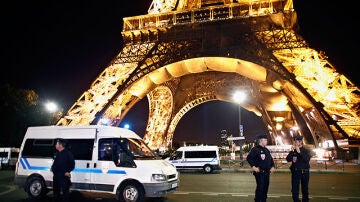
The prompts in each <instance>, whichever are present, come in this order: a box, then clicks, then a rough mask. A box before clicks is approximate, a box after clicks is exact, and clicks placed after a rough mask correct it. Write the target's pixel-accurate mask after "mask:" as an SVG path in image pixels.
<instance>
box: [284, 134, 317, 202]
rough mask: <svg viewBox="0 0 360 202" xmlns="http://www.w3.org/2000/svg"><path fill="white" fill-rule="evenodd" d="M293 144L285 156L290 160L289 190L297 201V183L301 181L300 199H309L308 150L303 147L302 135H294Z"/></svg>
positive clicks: (305, 201) (297, 201)
mask: <svg viewBox="0 0 360 202" xmlns="http://www.w3.org/2000/svg"><path fill="white" fill-rule="evenodd" d="M293 139H294V145H293V147H292V149H291V151H290V152H289V154H288V155H287V156H286V161H287V162H291V166H290V169H291V192H292V198H293V201H294V202H299V201H300V200H299V185H300V182H301V193H302V201H303V202H307V201H309V190H308V189H309V177H310V175H309V169H310V163H309V162H310V158H311V156H310V151H309V150H308V149H306V148H304V147H303V141H302V139H303V137H302V136H300V135H297V136H295V137H294V138H293Z"/></svg>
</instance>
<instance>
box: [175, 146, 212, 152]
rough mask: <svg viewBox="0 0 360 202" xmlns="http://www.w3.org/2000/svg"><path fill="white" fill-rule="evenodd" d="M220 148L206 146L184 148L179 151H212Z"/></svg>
mask: <svg viewBox="0 0 360 202" xmlns="http://www.w3.org/2000/svg"><path fill="white" fill-rule="evenodd" d="M218 149H219V147H218V146H215V145H206V146H203V145H201V146H184V147H180V148H179V149H177V151H211V150H218Z"/></svg>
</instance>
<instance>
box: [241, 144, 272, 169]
mask: <svg viewBox="0 0 360 202" xmlns="http://www.w3.org/2000/svg"><path fill="white" fill-rule="evenodd" d="M246 160H247V161H248V163H249V164H250V166H251V167H253V166H255V167H259V168H260V170H265V171H269V170H270V169H271V168H272V167H274V160H273V158H272V156H271V154H270V151H269V150H268V149H267V148H266V147H262V146H260V145H256V146H255V147H253V148H252V149H251V150H250V152H249V154H248V156H247V157H246Z"/></svg>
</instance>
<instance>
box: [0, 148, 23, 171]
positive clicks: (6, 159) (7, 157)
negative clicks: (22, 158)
mask: <svg viewBox="0 0 360 202" xmlns="http://www.w3.org/2000/svg"><path fill="white" fill-rule="evenodd" d="M18 156H19V148H16V147H1V148H0V169H8V168H11V169H13V168H15V165H16V161H17V159H18Z"/></svg>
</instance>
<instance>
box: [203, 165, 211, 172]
mask: <svg viewBox="0 0 360 202" xmlns="http://www.w3.org/2000/svg"><path fill="white" fill-rule="evenodd" d="M203 169H204V172H205V173H212V171H213V167H212V166H211V165H204V168H203Z"/></svg>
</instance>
